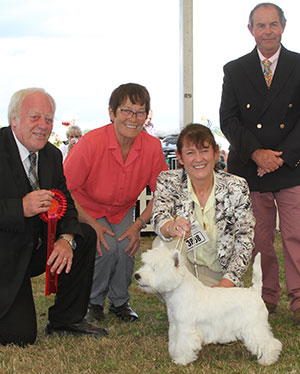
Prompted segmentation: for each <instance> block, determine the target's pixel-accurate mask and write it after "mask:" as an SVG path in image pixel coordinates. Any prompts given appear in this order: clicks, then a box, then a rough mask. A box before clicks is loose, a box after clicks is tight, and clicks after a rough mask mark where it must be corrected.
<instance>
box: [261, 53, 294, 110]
mask: <svg viewBox="0 0 300 374" xmlns="http://www.w3.org/2000/svg"><path fill="white" fill-rule="evenodd" d="M295 63H296V60H295V59H293V56H292V54H291V53H289V52H288V51H287V50H286V49H285V48H284V47H281V51H280V55H279V59H278V63H277V67H276V71H275V74H274V77H273V79H272V84H271V87H270V90H269V91H270V93H269V95H268V96H267V98H266V101H265V105H264V108H263V112H265V111H266V110H267V108H268V107H269V105H270V104H271V103H272V101H273V100H274V99H275V98H276V97H277V95H279V94H280V92H281V91H282V89H283V86H284V85H285V84H286V83H287V82H288V80H289V78H290V76H291V75H292V73H293V70H294V67H295ZM261 114H262V113H261Z"/></svg>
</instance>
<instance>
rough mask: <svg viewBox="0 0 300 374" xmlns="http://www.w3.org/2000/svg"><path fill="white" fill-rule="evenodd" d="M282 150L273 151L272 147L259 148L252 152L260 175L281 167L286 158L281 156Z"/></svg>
mask: <svg viewBox="0 0 300 374" xmlns="http://www.w3.org/2000/svg"><path fill="white" fill-rule="evenodd" d="M281 155H282V152H278V151H272V150H271V149H257V150H256V151H254V152H253V153H252V156H251V158H252V160H253V161H254V162H255V163H256V165H257V166H258V175H259V176H263V175H264V174H266V173H272V172H273V171H275V170H277V169H279V168H280V167H281V166H282V165H283V163H284V160H283V159H282V158H281V157H280V156H281Z"/></svg>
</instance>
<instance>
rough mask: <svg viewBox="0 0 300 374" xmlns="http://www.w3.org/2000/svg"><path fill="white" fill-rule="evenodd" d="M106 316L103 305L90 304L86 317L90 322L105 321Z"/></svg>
mask: <svg viewBox="0 0 300 374" xmlns="http://www.w3.org/2000/svg"><path fill="white" fill-rule="evenodd" d="M104 318H105V316H104V313H103V306H101V305H95V304H89V306H88V309H87V312H86V315H85V319H86V320H87V321H88V322H92V321H103V320H104Z"/></svg>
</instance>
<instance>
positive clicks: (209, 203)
mask: <svg viewBox="0 0 300 374" xmlns="http://www.w3.org/2000/svg"><path fill="white" fill-rule="evenodd" d="M213 176H214V182H213V187H212V190H211V193H210V195H209V197H208V199H207V202H206V205H205V211H208V210H209V209H210V208H211V207H212V206H213V205H214V201H215V199H214V197H215V186H216V175H215V172H214V171H213ZM187 187H188V191H189V193H190V196H191V199H192V200H193V201H195V202H196V203H197V204H198V205H200V204H199V201H198V198H197V196H196V194H195V191H194V189H193V185H192V182H191V179H190V177H189V175H188V174H187Z"/></svg>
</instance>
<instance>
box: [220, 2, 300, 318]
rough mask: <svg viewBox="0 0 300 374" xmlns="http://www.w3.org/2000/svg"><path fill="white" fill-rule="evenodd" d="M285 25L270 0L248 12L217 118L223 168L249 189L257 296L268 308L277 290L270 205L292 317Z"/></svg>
mask: <svg viewBox="0 0 300 374" xmlns="http://www.w3.org/2000/svg"><path fill="white" fill-rule="evenodd" d="M285 25H286V19H285V17H284V13H283V11H282V9H281V8H279V7H278V6H277V5H275V4H272V3H261V4H258V5H257V6H256V7H255V8H254V9H253V10H252V12H251V13H250V18H249V25H248V28H249V30H250V32H251V34H252V35H253V37H254V39H255V41H256V47H255V49H254V50H253V51H252V52H250V53H249V54H247V55H245V56H243V57H241V58H239V59H237V60H235V61H232V62H229V63H228V64H227V65H225V66H224V83H223V93H222V101H221V107H220V123H221V129H222V131H223V133H224V134H225V136H226V137H227V139H228V140H229V142H230V151H229V156H228V171H229V172H231V173H234V174H237V175H240V176H242V177H244V178H246V179H247V181H248V183H249V187H250V190H251V198H252V200H253V211H254V215H255V218H256V229H255V253H254V255H255V254H256V252H258V251H260V252H261V253H262V268H263V299H264V301H265V303H266V306H267V308H268V310H269V312H271V313H272V312H274V311H275V309H276V305H277V304H278V301H279V298H280V296H281V292H282V290H281V286H280V283H279V271H278V260H277V256H276V253H275V250H274V239H275V227H276V226H275V225H276V209H278V212H279V217H280V231H281V234H282V242H283V251H284V262H285V274H286V284H287V294H288V296H289V297H290V299H291V304H290V306H291V310H292V311H293V312H294V321H295V323H296V324H300V266H299V264H300V230H299V222H300V166H299V165H300V55H299V54H298V53H294V52H291V51H288V50H287V49H285V48H284V47H283V46H282V45H281V36H282V33H283V31H284V29H285Z"/></svg>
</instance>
